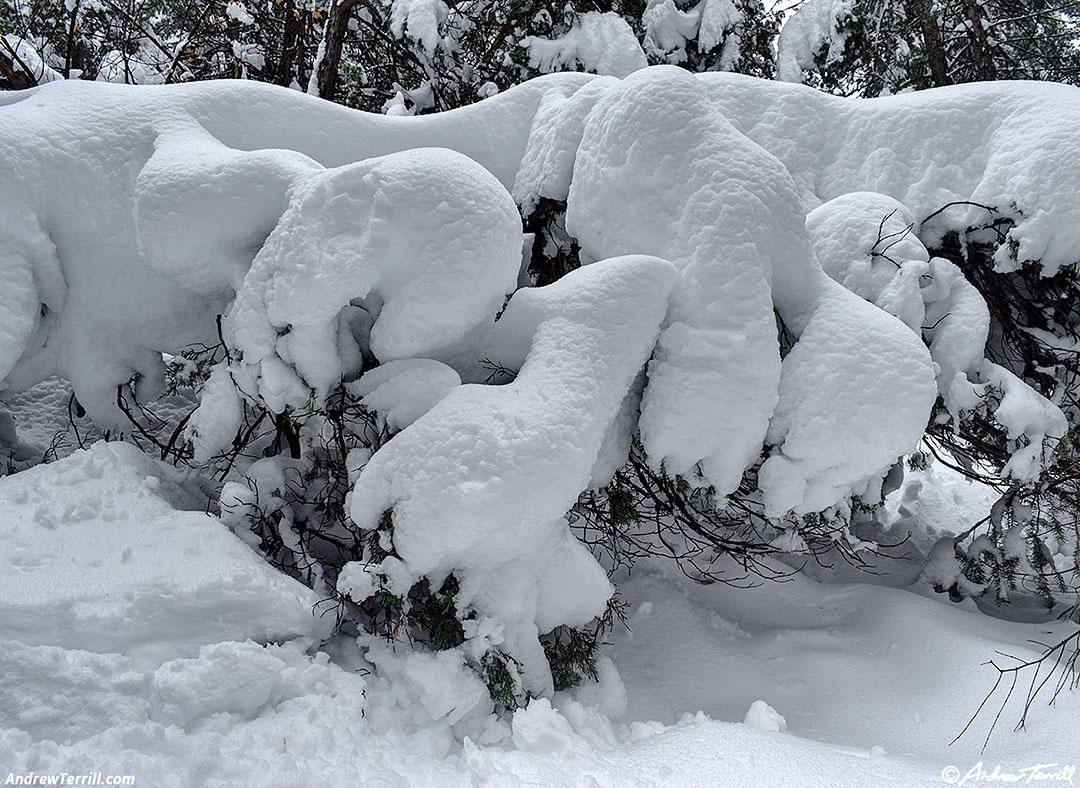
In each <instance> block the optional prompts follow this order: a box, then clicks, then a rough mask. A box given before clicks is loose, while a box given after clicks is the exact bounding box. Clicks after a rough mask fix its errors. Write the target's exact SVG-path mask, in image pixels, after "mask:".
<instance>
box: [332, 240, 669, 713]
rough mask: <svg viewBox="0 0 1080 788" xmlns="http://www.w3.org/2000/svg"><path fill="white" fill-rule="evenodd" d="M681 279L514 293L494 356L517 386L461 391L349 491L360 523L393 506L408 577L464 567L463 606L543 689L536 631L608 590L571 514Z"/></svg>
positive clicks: (620, 273)
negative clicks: (491, 627) (492, 626)
mask: <svg viewBox="0 0 1080 788" xmlns="http://www.w3.org/2000/svg"><path fill="white" fill-rule="evenodd" d="M673 279H674V270H673V269H672V267H671V266H670V265H668V264H667V263H664V262H663V261H660V260H656V259H652V258H646V257H628V258H619V259H613V260H608V261H605V262H602V263H597V264H595V265H592V266H589V267H586V268H583V269H579V270H577V271H575V272H572V273H571V274H568V275H567V276H565V277H563V278H562V279H560V280H559V281H558V282H556V283H555V284H552V285H549V286H548V287H545V288H535V289H524V290H520V291H518V293H516V294H515V295H514V297H513V298H512V299H511V300H510V303H509V304H508V305H507V308H506V311H505V312H504V313H503V315H502V317H501V319H500V320H499V322H498V324H496V325H497V327H498V332H497V336H496V340H495V345H494V349H493V353H492V356H491V359H492V361H495V362H497V363H499V364H500V365H502V366H504V367H508V368H511V369H518V374H517V377H516V378H515V380H514V381H513V382H512V383H510V384H508V385H506V386H500V387H491V386H480V385H466V386H462V387H459V388H456V389H454V390H452V391H451V392H450V393H449V394H448V395H447V396H446V397H445V398H443V399H442V400H441V401H440V402H439V403H438V404H437V405H435V407H433V408H432V409H431V410H430V411H428V412H427V413H426V414H425V415H423V416H421V417H420V418H419V419H418V420H417V421H416V422H414V423H413V425H412V426H411V427H409V428H408V429H406V430H403V431H402V432H401V433H400V434H399V435H398V436H396V437H395V438H394V439H393V440H391V441H390V442H389V443H387V444H386V445H385V446H383V447H382V448H381V449H380V450H379V451H377V452H376V453H375V454H374V455H373V456H372V458H371V460H370V461H369V462H368V464H367V466H366V467H365V468H364V470H363V471H362V472H361V473H360V476H359V479H358V480H357V483H356V486H355V487H354V489H353V491H352V494H351V515H352V517H353V520H354V521H355V522H356V523H357V524H358V525H360V526H361V527H364V528H374V527H375V526H376V525H377V524H378V522H379V521H380V519H381V517H382V515H383V512H385V511H387V510H389V509H392V510H393V527H394V532H393V543H394V547H395V548H396V550H397V554H398V555H399V556H400V558H401V560H402V561H403V562H404V565H405V569H406V570H407V574H406V577H407V578H408V580H409V581H413V582H414V581H415V580H417V579H419V578H420V577H422V576H425V575H426V576H428V577H432V578H442V577H445V576H446V574H448V573H449V572H451V571H453V572H454V573H455V576H457V578H458V580H459V581H460V583H461V592H460V594H459V596H458V598H457V604H458V605H459V606H460V608H461V609H467V608H468V607H469V606H472V607H474V608H475V609H476V610H477V611H478V612H479V613H480V614H481V615H488V616H492V617H493V618H494V619H495V620H496V621H498V622H500V623H502V624H503V625H504V626H505V630H504V634H503V636H504V637H505V642H506V646H507V649H508V650H509V652H510V653H512V654H514V656H515V657H517V658H518V659H519V660H521V661H522V662H523V663H524V670H525V678H526V687H527V688H529V689H531V690H533V691H535V692H537V693H538V694H545V693H549V692H550V687H551V678H550V675H549V673H548V668H547V663H546V660H545V659H544V657H543V653H542V651H541V650H540V647H539V644H538V643H537V642H536V637H537V635H538V634H540V633H542V632H548V631H550V630H551V629H553V628H554V627H555V626H557V625H559V624H570V625H575V624H576V625H582V624H584V623H586V622H587V621H588V620H589V619H590V618H592V617H593V616H594V615H597V614H599V613H602V612H603V607H604V604H605V603H606V602H607V599H608V597H609V595H610V593H611V588H610V585H609V584H608V581H607V578H606V577H605V576H604V573H603V571H602V570H601V569H600V567H599V565H598V564H597V563H596V562H595V560H594V559H593V558H592V556H591V555H589V553H588V551H587V550H585V548H584V547H583V546H582V545H581V544H580V543H579V542H577V541H576V540H575V539H574V538H573V537H572V536H571V535H570V532H569V530H568V529H567V526H566V523H565V520H564V514H565V513H566V511H567V510H568V509H569V508H570V506H571V505H572V504H573V503H574V501H575V500H576V499H577V496H578V493H579V492H580V491H581V490H583V489H584V488H585V487H586V485H587V484H588V482H589V479H590V477H591V474H592V469H593V466H594V464H595V463H596V461H597V458H598V456H599V453H600V450H601V447H602V445H603V443H604V439H605V436H606V434H607V432H608V429H609V426H610V425H611V423H612V422H613V421H614V420H615V418H616V415H617V413H618V411H619V408H620V405H621V403H622V401H623V399H624V398H625V396H626V394H627V392H628V391H629V390H630V387H631V384H632V383H633V381H634V378H635V377H636V376H637V374H638V371H639V370H640V369H641V367H642V366H643V365H644V363H645V361H646V360H647V359H648V356H649V353H650V352H651V350H652V347H653V344H654V343H655V341H656V336H657V334H658V333H659V327H660V323H661V321H662V320H663V318H664V314H665V313H666V311H667V296H668V291H669V290H670V288H671V285H672V283H673ZM616 348H618V349H619V352H617V353H616V352H614V351H615V349H616ZM537 479H544V484H543V485H537V484H536V480H537ZM439 583H441V581H437V583H436V584H439ZM404 590H407V586H405V588H402V587H401V586H400V585H399V586H398V587H397V588H396V592H397V593H401V592H402V591H404ZM495 645H498V644H497V643H496V644H495Z"/></svg>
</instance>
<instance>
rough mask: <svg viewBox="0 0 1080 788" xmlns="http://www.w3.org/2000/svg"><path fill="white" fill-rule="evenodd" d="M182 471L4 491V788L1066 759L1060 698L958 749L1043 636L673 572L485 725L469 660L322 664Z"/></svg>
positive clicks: (58, 468)
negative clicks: (70, 780)
mask: <svg viewBox="0 0 1080 788" xmlns="http://www.w3.org/2000/svg"><path fill="white" fill-rule="evenodd" d="M186 484H188V482H186V481H185V480H184V479H183V478H182V477H179V476H178V475H177V472H176V471H175V470H174V469H172V468H171V467H170V466H167V465H164V464H161V463H158V462H156V461H154V460H151V459H148V458H147V457H145V456H144V455H142V454H141V453H139V452H138V451H137V450H136V449H134V448H133V447H131V446H128V445H125V444H117V443H97V444H94V445H93V446H92V447H91V448H90V449H89V450H86V451H76V452H75V453H74V454H72V455H71V456H69V457H67V458H65V459H63V460H60V461H58V462H55V463H52V464H49V465H44V466H38V467H37V468H35V469H32V470H30V471H26V472H23V473H19V474H16V475H13V476H7V477H3V478H0V511H2V512H4V516H3V518H2V519H0V564H2V566H0V570H2V575H0V576H2V577H3V578H4V582H2V583H0V639H2V640H3V644H2V646H0V663H2V664H0V728H2V730H0V772H4V774H3V775H0V779H3V778H6V774H7V773H8V772H10V773H12V774H14V775H24V774H29V773H35V774H39V775H49V774H58V773H62V772H66V773H69V774H73V775H79V774H89V773H93V772H101V773H102V774H106V775H134V776H135V777H136V779H137V782H136V784H137V785H151V786H195V785H206V786H226V785H272V786H310V785H341V786H355V785H372V786H442V785H491V786H503V785H506V786H515V785H545V786H546V785H566V786H579V785H581V786H584V785H588V786H613V787H614V786H639V785H640V786H652V785H670V786H685V785H701V786H718V785H719V786H727V785H730V786H748V785H776V786H780V785H841V786H847V785H851V786H856V785H858V786H870V785H941V784H942V777H941V775H942V770H943V769H945V768H946V767H947V766H950V765H952V766H955V767H957V769H959V772H960V774H961V775H965V774H967V773H968V772H969V770H971V769H972V768H973V767H975V766H976V764H977V763H979V762H980V761H981V762H983V764H984V768H985V769H986V770H987V772H988V773H989V772H992V770H993V768H994V766H995V765H1000V767H1001V769H1002V770H1003V771H1009V772H1011V773H1019V772H1020V770H1022V769H1024V768H1026V767H1030V766H1035V765H1038V764H1050V763H1057V764H1065V765H1070V764H1076V763H1078V762H1080V741H1078V739H1077V737H1076V736H1075V733H1074V729H1075V720H1076V718H1077V714H1078V713H1080V697H1077V696H1076V695H1073V694H1065V695H1063V696H1062V697H1061V698H1060V699H1059V701H1058V703H1057V705H1056V706H1055V707H1052V708H1048V707H1042V705H1041V704H1040V706H1039V707H1038V708H1037V709H1036V710H1035V712H1034V714H1033V716H1032V718H1031V720H1030V722H1029V725H1028V730H1026V731H1024V732H1020V733H1012V732H1011V731H1010V728H1011V726H1012V724H1013V723H1014V722H1015V719H1016V714H1017V713H1018V709H1017V707H1016V706H1015V704H1013V705H1011V706H1010V708H1009V709H1007V710H1006V712H1005V714H1004V715H1003V718H1002V724H1001V725H1000V726H999V729H998V731H997V733H995V735H994V737H993V738H992V739H991V740H990V744H989V746H988V747H987V749H986V751H985V753H983V752H980V748H981V747H982V744H983V737H984V736H985V734H986V730H987V726H988V724H989V720H990V718H989V717H988V716H985V715H984V716H983V717H980V719H979V721H978V722H977V724H976V725H975V726H974V728H973V730H972V731H970V732H969V733H968V734H967V735H965V736H964V737H962V738H961V739H960V740H959V741H958V742H957V743H956V744H954V745H952V746H949V742H950V741H951V740H952V739H953V737H954V736H955V735H956V734H957V733H959V731H960V730H961V729H962V728H963V726H964V724H965V723H966V722H967V719H968V718H969V716H970V715H971V714H972V713H973V712H974V711H975V708H976V706H977V705H978V702H979V701H980V700H981V698H982V696H983V694H984V693H985V692H986V691H988V689H989V688H990V686H991V685H992V683H993V675H994V674H993V670H992V669H991V668H988V667H981V666H980V663H982V662H985V661H986V660H987V659H990V658H991V657H993V656H994V652H995V651H997V650H1003V651H1008V652H1010V653H1015V654H1030V655H1034V654H1035V653H1036V650H1035V649H1034V648H1033V647H1031V646H1029V645H1026V643H1025V642H1026V641H1028V640H1032V639H1037V640H1047V639H1049V638H1053V637H1054V635H1055V634H1058V633H1063V632H1064V631H1065V630H1064V629H1063V628H1062V627H1061V626H1060V625H1057V624H1015V623H1009V622H1005V621H1001V620H998V619H994V618H991V617H988V616H986V615H983V614H981V613H978V612H976V611H973V610H972V609H968V608H967V607H963V606H956V605H953V604H951V603H949V602H948V601H947V600H945V599H944V598H943V597H936V596H932V595H931V596H929V597H928V596H927V595H924V594H921V593H918V592H913V591H912V590H909V589H897V588H890V587H885V586H876V585H859V584H822V583H819V582H817V581H815V580H812V579H810V578H808V577H805V576H796V577H793V578H791V579H790V580H788V581H786V582H764V583H760V584H758V585H756V586H754V587H750V588H733V587H728V586H723V585H711V586H700V585H695V584H692V583H689V582H688V581H686V580H685V578H681V576H679V575H678V574H677V573H673V571H674V570H673V567H672V566H670V565H666V564H651V565H650V564H641V565H639V566H638V567H636V568H635V570H634V572H633V574H632V576H629V577H620V578H616V580H618V585H619V588H620V591H621V593H622V595H623V597H624V599H625V600H626V601H627V602H628V603H629V609H628V612H629V616H628V622H627V623H628V625H629V629H626V628H619V629H617V630H616V631H615V632H614V633H613V635H612V637H611V642H610V644H609V645H607V646H606V647H605V649H604V657H605V658H604V659H602V661H601V668H602V669H601V682H600V683H599V684H592V683H590V684H586V685H584V686H583V687H581V688H580V689H579V690H577V691H576V692H574V693H558V694H557V695H556V697H555V700H554V704H551V703H549V702H548V701H546V700H539V701H534V702H533V703H532V704H531V705H530V706H529V707H528V708H526V709H524V710H520V711H518V712H517V713H516V714H514V715H513V716H512V717H507V718H506V719H504V720H496V719H495V718H494V717H485V716H484V715H482V714H480V713H479V712H480V711H483V703H482V702H481V700H480V699H479V698H478V696H477V694H476V690H477V685H476V681H475V679H472V682H473V683H470V681H469V677H468V676H467V675H466V674H464V673H463V672H462V669H461V666H460V665H454V664H451V663H447V662H445V661H440V660H439V659H436V658H434V657H431V656H429V655H422V654H412V655H411V656H409V652H408V650H406V649H402V650H400V651H399V652H398V653H397V654H396V655H395V654H394V652H393V651H392V650H390V649H387V648H385V647H382V646H376V647H375V652H373V653H375V654H378V656H377V657H374V658H375V659H376V660H377V661H378V662H379V666H380V671H379V673H378V675H377V676H376V675H375V674H373V673H372V672H371V665H370V664H368V663H367V662H366V661H365V660H364V659H363V657H362V655H361V650H360V649H359V648H358V646H357V644H356V643H355V642H354V641H352V640H351V639H345V638H338V639H336V640H333V641H331V642H330V643H329V644H328V645H327V646H325V648H324V650H319V649H318V644H319V642H320V640H321V639H322V638H324V637H326V636H327V635H328V633H329V630H330V627H331V625H332V618H333V611H329V612H326V611H325V610H324V609H323V608H321V607H320V606H319V605H318V600H317V599H316V598H315V597H314V595H313V594H312V593H311V592H310V591H309V590H308V589H306V588H305V587H303V586H301V585H300V584H298V583H296V582H294V581H292V580H290V579H288V578H286V577H285V576H283V575H280V574H279V573H277V572H276V571H275V570H273V569H271V568H270V567H268V566H267V565H266V564H265V562H264V561H263V559H262V558H261V557H260V556H258V555H257V554H256V553H255V552H254V551H252V550H251V549H250V548H248V547H247V546H246V545H244V544H243V543H242V542H241V541H240V540H239V539H237V538H236V537H235V536H233V535H232V534H231V532H230V531H229V530H228V529H227V528H226V527H225V526H224V525H223V524H221V523H220V521H218V520H217V519H216V518H213V517H211V516H209V515H205V514H202V513H201V512H198V511H190V507H192V506H197V505H198V497H197V496H196V495H193V494H192V493H191V492H190V491H189V490H185V485H186ZM953 484H954V486H955V484H956V483H955V482H953ZM943 495H944V497H945V498H948V499H949V500H950V501H951V502H952V503H955V502H956V500H957V496H956V495H955V494H950V493H949V492H948V490H947V489H946V492H945V493H943ZM322 612H325V613H326V614H325V615H322V616H320V615H319V613H322ZM480 689H482V687H481V688H480ZM758 701H763V702H764V703H758ZM781 718H782V720H783V721H781ZM466 731H467V732H468V733H467V734H466V733H465V732H466Z"/></svg>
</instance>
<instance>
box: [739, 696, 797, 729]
mask: <svg viewBox="0 0 1080 788" xmlns="http://www.w3.org/2000/svg"><path fill="white" fill-rule="evenodd" d="M743 725H749V726H750V727H751V728H757V729H758V730H759V731H777V732H778V733H783V732H784V731H786V730H787V720H785V719H784V718H783V717H781V716H780V714H779V713H778V712H777V711H776V709H774V708H773V707H772V706H770V705H769V704H768V703H766V702H765V701H763V700H755V701H754V702H753V703H751V704H750V708H749V709H747V711H746V717H745V718H744V719H743Z"/></svg>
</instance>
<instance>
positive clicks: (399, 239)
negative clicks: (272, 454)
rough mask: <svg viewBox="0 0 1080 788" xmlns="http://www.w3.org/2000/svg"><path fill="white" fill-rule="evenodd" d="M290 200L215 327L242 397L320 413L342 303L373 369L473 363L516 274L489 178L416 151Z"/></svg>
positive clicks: (470, 166) (335, 373)
mask: <svg viewBox="0 0 1080 788" xmlns="http://www.w3.org/2000/svg"><path fill="white" fill-rule="evenodd" d="M290 194H291V200H290V203H289V206H288V208H286V210H285V212H284V213H283V214H282V216H281V218H280V220H279V221H278V223H277V226H276V227H275V228H274V229H273V232H271V233H270V235H269V237H268V238H267V239H266V242H265V243H264V244H263V245H262V248H261V249H260V250H259V252H258V254H257V255H256V256H255V259H254V261H253V262H252V264H251V268H250V270H249V271H248V273H247V275H246V276H245V278H244V280H243V282H242V283H241V285H240V287H239V289H238V291H237V294H236V302H235V304H234V306H233V307H232V308H231V309H230V310H229V313H228V315H227V316H226V319H225V322H224V329H225V338H226V341H227V343H228V345H229V346H230V347H232V348H235V349H236V350H239V351H240V353H242V354H243V359H242V361H241V362H240V363H239V365H238V368H237V369H236V371H235V372H234V376H235V377H236V378H237V379H238V380H239V381H242V383H241V388H243V389H244V390H245V391H246V392H247V393H248V395H249V396H253V397H255V396H257V397H258V398H259V399H260V400H262V401H264V402H266V403H267V405H268V406H269V407H270V409H271V410H272V411H273V412H275V413H280V412H281V411H282V410H283V409H284V408H285V407H286V406H291V407H293V408H297V409H303V408H304V407H305V406H306V405H307V404H308V402H309V400H310V399H311V398H312V396H314V399H315V402H316V403H321V402H322V401H323V398H324V397H325V396H326V395H327V394H328V393H329V391H330V388H331V387H332V386H333V385H335V384H336V383H337V381H338V380H340V379H341V377H342V373H343V369H342V361H341V358H340V357H339V355H338V350H337V347H338V340H339V331H338V315H339V313H340V312H341V310H342V309H344V308H346V307H349V306H350V305H352V306H359V307H360V308H361V309H364V310H365V311H367V312H368V313H369V314H371V315H372V316H373V318H374V320H373V322H372V324H371V327H370V352H371V353H372V354H373V355H374V356H375V357H376V358H377V359H379V360H380V361H392V360H395V359H400V358H411V357H423V358H434V359H440V360H443V361H447V362H450V363H454V362H458V363H468V362H474V361H475V358H474V357H473V356H472V350H471V348H472V347H474V346H475V345H476V344H477V342H478V334H479V332H480V331H481V329H482V327H483V326H484V325H485V324H489V323H491V322H492V321H493V320H494V318H495V315H496V314H497V313H498V311H499V309H500V308H501V307H502V305H503V302H504V301H505V298H506V294H507V293H508V292H509V291H511V290H512V289H513V287H514V285H515V283H516V282H517V276H518V270H519V268H520V265H521V243H522V242H521V231H520V218H519V217H518V213H517V209H516V208H515V206H514V204H513V202H512V201H511V199H510V197H509V195H508V194H507V193H506V190H505V189H503V188H502V186H501V185H500V184H499V183H498V182H497V181H496V180H495V179H494V177H492V176H491V175H490V174H489V173H488V172H486V171H485V170H483V169H482V168H481V167H480V166H479V165H477V164H476V163H474V162H472V161H470V160H469V159H467V158H465V157H464V156H462V155H460V154H455V153H451V152H450V151H446V150H435V149H423V148H421V149H417V150H413V151H407V152H402V153H398V154H394V155H391V156H386V157H380V158H376V159H369V160H367V161H364V162H359V163H357V164H355V165H345V166H341V167H336V168H333V169H330V170H326V171H324V172H320V173H318V174H316V175H314V176H312V177H311V178H309V179H308V180H306V181H304V182H303V183H302V184H301V185H298V186H297V187H296V188H295V189H294V190H293V191H292V192H291V193H290ZM301 260H302V261H304V262H303V263H301V264H298V261H301ZM358 260H360V261H363V264H362V265H357V264H356V261H358ZM362 350H364V351H367V350H368V348H366V347H365V348H362Z"/></svg>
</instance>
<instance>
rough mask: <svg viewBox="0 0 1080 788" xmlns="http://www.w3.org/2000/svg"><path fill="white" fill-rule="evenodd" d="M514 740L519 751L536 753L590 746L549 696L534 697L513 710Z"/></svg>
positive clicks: (579, 748)
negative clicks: (522, 707)
mask: <svg viewBox="0 0 1080 788" xmlns="http://www.w3.org/2000/svg"><path fill="white" fill-rule="evenodd" d="M513 740H514V746H515V747H517V748H518V749H519V750H520V751H522V752H529V753H536V754H546V753H557V752H561V751H565V750H581V749H583V748H585V747H587V745H586V744H585V742H584V741H583V740H582V738H581V737H580V736H579V735H578V734H577V733H575V732H574V729H573V727H571V725H570V723H569V722H568V721H567V719H566V718H565V717H564V716H563V715H562V714H560V713H559V712H558V711H557V710H555V709H553V708H552V707H551V701H549V700H548V699H547V698H533V699H532V700H531V701H530V702H529V705H528V706H527V707H525V708H524V709H518V710H517V711H516V712H514V722H513Z"/></svg>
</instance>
